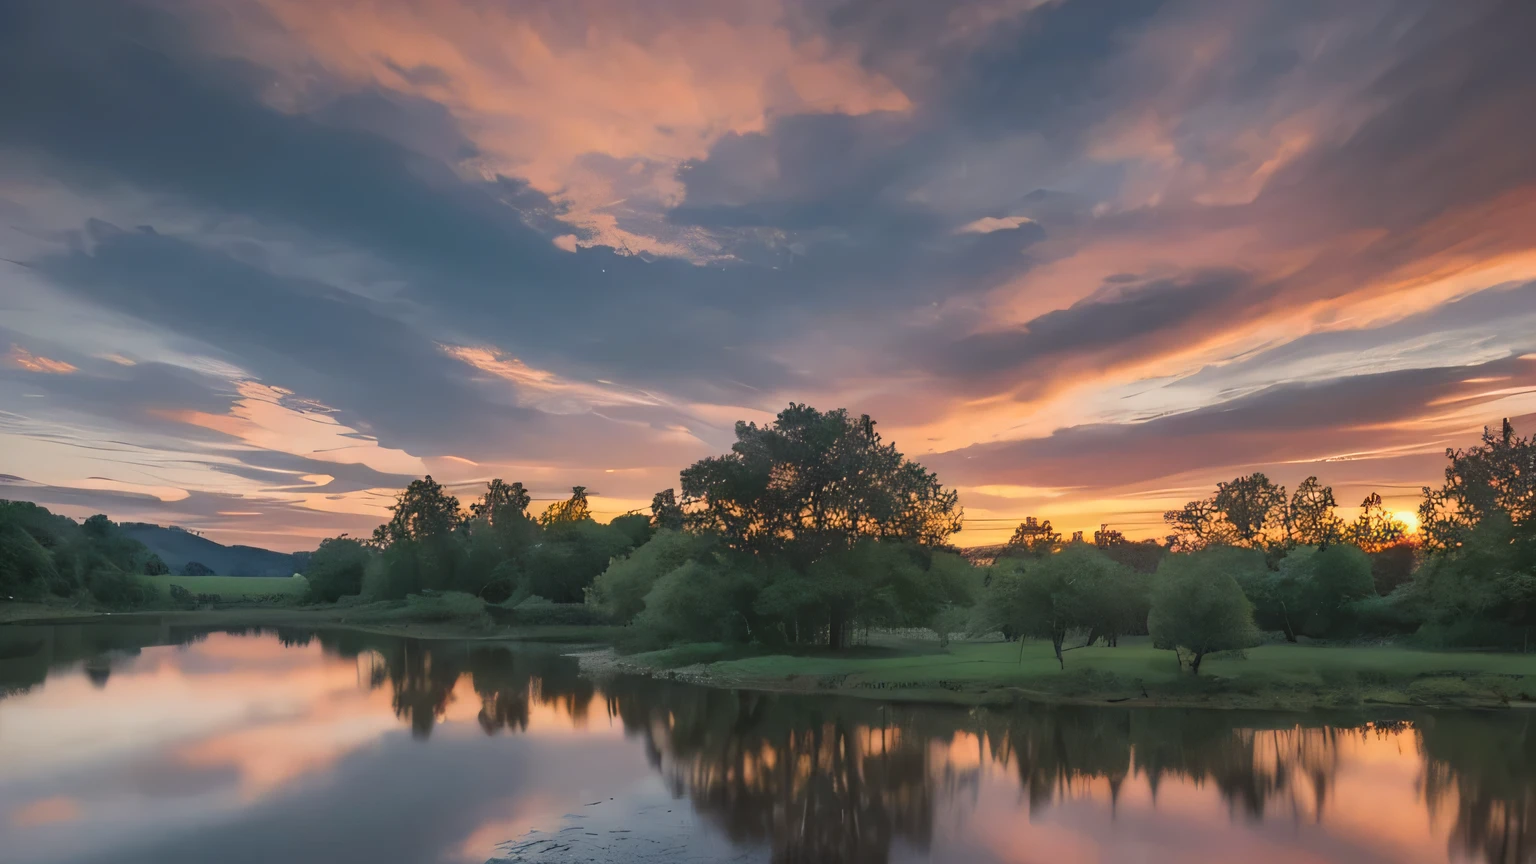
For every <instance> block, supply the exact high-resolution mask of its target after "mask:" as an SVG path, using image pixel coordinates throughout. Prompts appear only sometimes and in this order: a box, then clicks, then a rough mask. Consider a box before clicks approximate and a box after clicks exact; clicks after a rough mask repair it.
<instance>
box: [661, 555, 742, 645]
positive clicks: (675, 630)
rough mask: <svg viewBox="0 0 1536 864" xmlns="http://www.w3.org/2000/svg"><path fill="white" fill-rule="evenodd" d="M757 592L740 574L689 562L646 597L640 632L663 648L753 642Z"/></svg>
mask: <svg viewBox="0 0 1536 864" xmlns="http://www.w3.org/2000/svg"><path fill="white" fill-rule="evenodd" d="M755 589H756V586H755V585H754V584H753V582H752V580H751V579H749V578H747V576H746V574H744V573H743V572H741V571H739V570H734V569H731V568H729V567H726V566H723V565H721V564H719V563H704V562H700V561H688V562H686V563H684V564H683V565H682V566H680V567H677V568H675V569H673V570H672V571H671V572H669V573H667V574H666V575H665V576H663V577H661V579H659V580H658V581H657V582H656V585H655V586H654V587H653V588H651V590H650V592H649V593H647V594H646V595H645V609H644V610H643V611H642V612H641V613H640V614H639V615H638V616H637V617H636V618H635V627H636V629H637V630H639V631H641V632H643V633H645V634H648V635H649V636H650V638H652V639H653V640H654V641H655V642H656V644H658V645H661V646H665V645H672V644H676V643H679V642H710V641H724V642H743V641H748V640H750V639H751V637H752V627H751V621H750V617H749V616H750V615H751V614H752V598H753V596H754V594H755V593H756V590H755Z"/></svg>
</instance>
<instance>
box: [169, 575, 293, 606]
mask: <svg viewBox="0 0 1536 864" xmlns="http://www.w3.org/2000/svg"><path fill="white" fill-rule="evenodd" d="M144 581H145V582H148V583H149V584H151V585H153V586H155V588H156V589H158V590H159V592H160V596H161V597H163V598H165V599H166V600H169V599H170V597H171V586H172V585H178V586H180V587H182V588H185V589H187V590H188V591H190V592H192V593H193V594H211V595H214V596H217V597H219V598H220V599H221V600H227V601H237V602H238V601H245V600H249V599H252V598H257V597H285V598H292V599H294V600H299V599H301V598H303V597H304V596H306V595H307V594H308V593H309V580H308V579H305V578H304V577H302V576H300V577H298V578H294V577H292V576H145V577H144Z"/></svg>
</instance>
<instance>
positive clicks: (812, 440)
mask: <svg viewBox="0 0 1536 864" xmlns="http://www.w3.org/2000/svg"><path fill="white" fill-rule="evenodd" d="M682 487H683V496H684V503H685V504H687V505H689V506H688V507H687V508H685V509H687V511H688V512H687V515H686V523H687V526H688V528H689V529H690V530H693V531H696V532H700V533H707V534H713V535H716V536H718V537H719V538H720V539H721V541H722V543H723V544H724V545H725V547H726V548H727V549H729V550H731V551H733V552H736V553H740V554H743V555H747V556H751V557H752V558H753V559H755V560H754V563H752V564H751V565H750V567H749V569H755V571H761V573H759V575H762V574H763V573H767V572H769V571H773V572H775V574H776V575H775V576H774V578H771V579H764V580H762V581H763V582H764V584H766V585H767V589H765V594H764V596H763V597H761V598H759V600H758V601H757V603H756V604H755V605H756V607H757V608H759V609H760V610H763V611H762V614H766V615H769V616H770V617H771V618H772V619H773V620H774V621H775V624H776V626H775V627H774V628H771V629H773V630H775V631H776V632H777V633H779V634H781V635H782V636H783V637H784V638H787V639H791V640H793V641H799V640H800V639H802V638H807V637H810V638H820V637H819V636H818V637H811V635H810V634H822V633H824V634H825V639H826V641H827V642H828V643H829V644H831V645H833V646H834V647H839V646H842V645H845V644H847V642H848V638H849V635H850V633H851V630H852V628H853V627H855V626H858V625H859V624H863V625H865V626H868V625H870V624H873V623H876V622H884V621H891V620H904V619H908V618H911V617H912V616H913V614H914V611H913V610H914V608H915V606H918V605H922V604H923V603H925V602H929V601H923V600H919V599H916V598H919V597H930V596H938V594H941V593H942V592H937V593H935V592H933V591H927V590H926V589H919V588H918V587H917V586H918V585H919V583H923V582H926V581H928V580H927V578H926V576H924V577H922V578H914V577H913V576H912V575H911V574H912V573H914V572H916V573H922V574H926V572H927V568H926V562H924V563H923V564H921V565H915V568H916V569H915V570H914V569H913V566H914V565H909V564H907V563H904V562H902V561H900V560H898V559H899V557H900V555H907V556H909V557H910V555H911V554H913V553H912V552H904V553H900V555H897V553H888V552H886V551H876V550H877V547H865V546H864V544H866V543H867V542H868V541H875V540H878V541H882V543H888V544H890V548H892V549H894V548H895V547H896V546H898V545H902V546H909V547H913V549H932V548H934V547H937V546H939V545H941V544H943V543H944V542H945V541H946V540H947V538H948V537H949V536H950V535H952V534H954V533H955V532H956V531H958V530H960V510H959V504H958V496H957V494H956V493H955V492H954V491H953V490H950V489H945V488H944V487H943V485H941V484H940V483H939V480H938V478H937V477H936V476H935V475H934V474H932V473H931V472H929V471H927V470H925V469H924V468H923V467H922V466H921V465H918V464H917V463H915V462H911V461H909V460H908V459H907V458H906V457H905V456H903V455H902V454H901V453H900V452H899V451H898V450H897V449H896V447H895V445H893V444H887V443H885V442H883V441H882V440H881V437H880V435H879V434H878V433H876V432H875V423H874V421H873V420H871V419H870V418H869V417H868V416H863V417H858V418H854V417H851V416H849V414H848V412H847V411H845V410H837V411H829V412H826V413H822V412H820V411H817V410H816V409H814V408H811V407H809V406H806V405H796V404H791V405H790V406H789V407H788V408H787V409H785V410H784V411H782V412H780V413H779V415H778V417H777V418H775V420H774V422H773V423H772V424H770V425H767V426H763V427H759V426H757V425H756V424H754V423H737V424H736V443H735V444H734V445H733V446H732V448H731V452H730V453H729V454H726V455H724V456H718V457H714V458H710V459H704V460H701V461H699V462H697V463H695V464H694V465H692V466H690V467H689V468H687V469H685V470H684V471H683V473H682ZM878 548H879V549H880V550H883V549H885V548H886V547H884V546H881V547H878ZM893 556H894V557H893ZM871 585H873V586H876V587H875V589H874V591H873V593H871V592H870V591H868V590H866V589H867V588H869V586H871ZM936 608H937V605H929V606H927V608H926V609H924V611H923V614H922V615H921V616H920V617H921V618H923V619H926V617H927V616H930V615H931V614H932V613H933V611H934V610H935V609H936Z"/></svg>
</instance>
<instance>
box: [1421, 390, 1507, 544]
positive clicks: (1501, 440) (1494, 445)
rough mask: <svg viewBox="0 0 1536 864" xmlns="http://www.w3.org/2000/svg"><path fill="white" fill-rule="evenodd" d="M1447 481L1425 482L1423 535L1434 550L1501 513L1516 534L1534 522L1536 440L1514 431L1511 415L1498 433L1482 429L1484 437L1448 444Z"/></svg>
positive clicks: (1459, 539)
mask: <svg viewBox="0 0 1536 864" xmlns="http://www.w3.org/2000/svg"><path fill="white" fill-rule="evenodd" d="M1445 455H1446V458H1448V459H1449V460H1450V463H1451V464H1450V465H1448V466H1446V469H1445V484H1444V485H1443V486H1441V487H1440V488H1439V489H1431V488H1429V487H1428V486H1426V487H1424V503H1423V504H1421V505H1420V506H1419V535H1420V537H1421V538H1422V542H1423V544H1424V547H1425V548H1426V549H1428V550H1430V551H1442V550H1446V549H1452V548H1455V547H1456V546H1457V545H1458V544H1459V543H1461V542H1462V541H1463V540H1465V539H1466V536H1467V535H1468V534H1469V533H1470V532H1471V530H1472V529H1473V527H1474V526H1476V525H1477V524H1478V523H1480V522H1482V521H1483V520H1484V519H1487V518H1488V517H1490V516H1493V515H1495V514H1503V515H1504V516H1506V517H1507V518H1508V519H1509V522H1510V525H1511V526H1512V528H1513V529H1514V531H1515V532H1516V533H1517V534H1521V535H1524V534H1529V533H1530V532H1531V529H1532V528H1533V527H1536V443H1533V441H1532V439H1530V438H1521V437H1519V436H1517V435H1515V430H1514V427H1513V426H1512V425H1510V422H1509V420H1507V419H1506V420H1505V421H1504V424H1503V426H1502V427H1501V429H1500V431H1499V434H1497V435H1495V434H1494V433H1493V432H1492V430H1490V429H1487V428H1484V429H1483V439H1482V443H1481V444H1480V445H1479V446H1477V447H1471V448H1468V449H1466V450H1455V449H1451V450H1446V451H1445Z"/></svg>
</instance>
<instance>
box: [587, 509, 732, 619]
mask: <svg viewBox="0 0 1536 864" xmlns="http://www.w3.org/2000/svg"><path fill="white" fill-rule="evenodd" d="M715 545H716V544H715V543H714V542H713V540H712V539H711V538H708V537H700V536H699V535H696V534H685V533H683V532H681V531H674V530H672V529H669V528H663V529H661V530H659V531H657V532H656V536H654V537H652V538H651V539H650V541H649V542H647V543H646V544H644V545H643V546H640V547H638V548H636V549H635V550H634V551H633V552H631V553H629V554H628V555H626V556H624V557H622V558H619V559H617V560H615V561H614V562H613V563H612V564H610V565H609V566H608V568H607V569H606V570H604V571H603V572H602V574H601V575H599V576H598V577H597V579H596V580H595V581H594V582H593V583H592V587H591V588H590V589H588V591H587V597H586V601H587V603H588V604H590V605H592V606H595V607H597V608H599V609H601V610H603V612H604V613H605V614H606V615H608V616H609V617H611V618H612V619H613V620H614V621H617V622H619V623H621V624H625V623H628V622H630V621H632V620H634V618H635V616H636V615H638V614H640V611H641V610H642V609H644V608H645V595H647V594H649V593H650V592H651V589H652V588H653V587H655V585H656V583H657V582H658V581H659V580H660V579H661V577H663V576H665V575H667V574H668V573H670V572H672V571H673V570H676V569H677V568H678V567H681V566H682V565H683V564H685V563H687V562H689V561H704V562H708V561H710V560H712V559H713V557H714V548H715Z"/></svg>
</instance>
